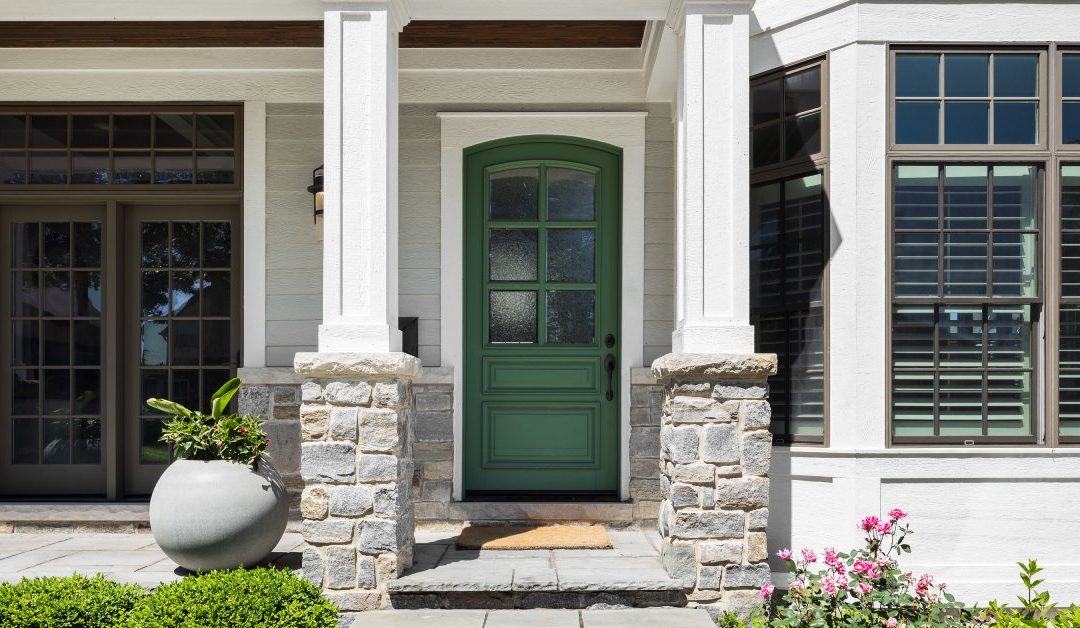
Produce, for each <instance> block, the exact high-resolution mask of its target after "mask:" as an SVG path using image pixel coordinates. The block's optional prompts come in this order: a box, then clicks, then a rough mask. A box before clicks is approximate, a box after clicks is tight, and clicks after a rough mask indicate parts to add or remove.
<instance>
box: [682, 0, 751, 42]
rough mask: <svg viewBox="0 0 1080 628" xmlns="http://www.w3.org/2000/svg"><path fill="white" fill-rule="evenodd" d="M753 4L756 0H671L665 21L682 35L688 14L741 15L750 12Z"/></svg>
mask: <svg viewBox="0 0 1080 628" xmlns="http://www.w3.org/2000/svg"><path fill="white" fill-rule="evenodd" d="M753 6H754V0H669V2H668V9H667V18H666V19H665V20H664V22H665V24H666V25H667V27H668V28H670V29H672V30H674V31H675V34H676V35H682V34H683V31H684V30H685V28H686V16H687V15H741V14H748V13H750V10H751V9H752V8H753Z"/></svg>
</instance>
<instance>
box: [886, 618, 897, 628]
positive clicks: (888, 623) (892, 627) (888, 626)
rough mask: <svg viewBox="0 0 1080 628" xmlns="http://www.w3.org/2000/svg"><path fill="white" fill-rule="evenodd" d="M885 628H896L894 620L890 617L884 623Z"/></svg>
mask: <svg viewBox="0 0 1080 628" xmlns="http://www.w3.org/2000/svg"><path fill="white" fill-rule="evenodd" d="M885 628H896V618H895V617H890V618H889V619H888V621H886V622H885Z"/></svg>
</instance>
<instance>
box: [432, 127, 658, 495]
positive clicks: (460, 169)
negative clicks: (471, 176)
mask: <svg viewBox="0 0 1080 628" xmlns="http://www.w3.org/2000/svg"><path fill="white" fill-rule="evenodd" d="M647 115H648V114H647V113H646V112H639V111H632V112H610V113H609V112H440V113H439V114H438V116H439V120H440V123H441V127H442V160H441V161H442V187H441V190H442V194H441V198H442V201H441V204H442V210H441V213H440V217H441V220H442V223H441V224H442V230H441V239H440V242H441V266H440V273H441V277H440V294H441V298H440V314H441V321H440V334H439V335H440V342H441V345H442V366H444V367H451V368H453V370H454V492H453V496H454V499H457V500H460V499H461V496H462V487H461V467H462V457H461V446H462V425H463V417H462V412H463V403H462V401H463V400H462V391H463V390H464V389H463V387H462V377H463V375H462V374H463V372H464V347H463V342H464V338H463V334H462V325H463V316H464V301H463V300H462V293H463V291H464V285H465V283H464V282H465V277H464V270H463V264H464V248H463V231H462V230H463V228H464V216H463V212H462V199H463V198H464V150H465V149H466V148H468V147H470V146H475V145H476V144H481V143H483V142H488V141H491V140H497V139H502V138H507V137H516V136H521V135H566V136H571V137H580V138H585V139H590V140H595V141H598V142H604V143H606V144H611V145H612V146H618V147H619V148H621V149H622V151H623V172H622V268H621V272H622V293H621V299H622V316H621V320H620V324H621V335H622V340H621V342H620V343H619V344H620V347H619V350H620V351H621V354H622V372H621V377H620V392H619V394H620V399H621V401H622V403H621V405H620V414H621V416H620V429H619V433H620V443H619V458H620V460H619V496H620V498H621V499H623V500H626V499H629V498H630V369H631V368H634V367H638V366H643V365H642V361H643V360H644V348H643V340H644V339H643V334H644V330H643V327H644V316H645V285H644V281H645V118H646V117H647Z"/></svg>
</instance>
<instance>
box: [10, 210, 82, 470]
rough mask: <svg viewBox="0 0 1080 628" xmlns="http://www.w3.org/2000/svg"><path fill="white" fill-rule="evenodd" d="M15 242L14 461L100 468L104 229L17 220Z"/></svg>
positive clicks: (12, 281) (12, 323)
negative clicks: (102, 231) (102, 235)
mask: <svg viewBox="0 0 1080 628" xmlns="http://www.w3.org/2000/svg"><path fill="white" fill-rule="evenodd" d="M7 240H8V242H10V244H11V249H10V251H11V252H10V255H11V258H10V271H9V272H10V274H11V276H10V277H9V280H10V285H11V290H12V295H11V296H12V300H11V310H10V312H8V314H9V315H10V317H9V318H8V320H9V321H10V328H9V329H8V330H7V331H6V332H5V333H8V334H10V338H11V341H12V345H11V352H10V365H11V366H13V367H18V368H14V369H12V370H11V390H12V395H11V399H10V400H9V401H8V402H7V403H8V404H9V406H8V407H7V408H5V412H6V413H9V417H10V418H11V421H10V423H9V424H8V425H9V426H10V427H9V429H10V430H11V439H12V442H13V443H14V448H13V451H12V462H13V463H14V464H16V465H73V464H94V465H96V464H100V463H101V411H102V410H101V408H102V404H101V394H102V386H101V365H102V339H101V333H102V332H101V328H102V326H101V317H102V285H101V281H102V238H101V223H100V222H98V221H80V222H74V221H66V222H13V223H11V229H10V233H9V234H8V235H7Z"/></svg>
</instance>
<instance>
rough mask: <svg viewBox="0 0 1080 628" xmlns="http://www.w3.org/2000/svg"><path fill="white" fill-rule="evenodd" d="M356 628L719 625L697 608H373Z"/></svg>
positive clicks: (672, 627) (679, 627) (690, 627)
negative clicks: (447, 609) (440, 609)
mask: <svg viewBox="0 0 1080 628" xmlns="http://www.w3.org/2000/svg"><path fill="white" fill-rule="evenodd" d="M352 625H353V628H540V627H543V628H638V627H641V628H646V627H648V628H716V624H715V623H714V622H713V621H712V620H711V619H710V618H709V614H708V613H707V612H705V611H704V610H702V609H698V608H628V609H618V610H595V611H593V610H582V611H573V610H547V609H537V610H518V611H479V610H478V611H470V610H461V611H435V610H432V611H372V612H369V613H361V614H359V615H357V618H356V620H355V621H354V622H353V624H352Z"/></svg>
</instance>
